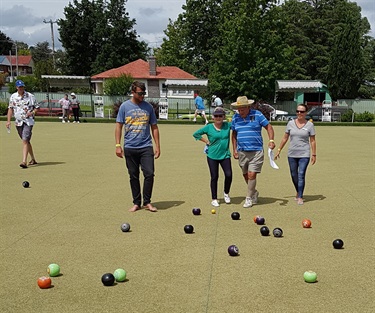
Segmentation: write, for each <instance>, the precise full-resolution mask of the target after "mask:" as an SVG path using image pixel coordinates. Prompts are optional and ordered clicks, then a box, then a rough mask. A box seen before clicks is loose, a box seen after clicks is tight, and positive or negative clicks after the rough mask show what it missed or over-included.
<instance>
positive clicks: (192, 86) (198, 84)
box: [164, 79, 208, 90]
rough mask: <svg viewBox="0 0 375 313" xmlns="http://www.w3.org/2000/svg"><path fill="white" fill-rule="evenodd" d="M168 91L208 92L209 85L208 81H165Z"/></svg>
mask: <svg viewBox="0 0 375 313" xmlns="http://www.w3.org/2000/svg"><path fill="white" fill-rule="evenodd" d="M164 84H165V86H166V87H167V89H172V90H173V89H181V87H184V89H188V90H206V89H207V85H208V80H207V79H167V80H166V81H165V83H164Z"/></svg>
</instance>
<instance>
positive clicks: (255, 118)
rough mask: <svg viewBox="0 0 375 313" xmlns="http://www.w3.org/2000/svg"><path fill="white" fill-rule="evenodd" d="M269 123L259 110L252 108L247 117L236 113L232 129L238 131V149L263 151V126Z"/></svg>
mask: <svg viewBox="0 0 375 313" xmlns="http://www.w3.org/2000/svg"><path fill="white" fill-rule="evenodd" d="M268 124H269V122H268V120H267V119H266V117H265V116H264V115H263V114H262V113H261V112H260V111H258V110H250V112H249V114H248V115H247V116H246V118H242V117H241V116H240V115H239V114H238V113H236V114H235V115H234V116H233V118H232V127H231V128H232V130H235V131H236V132H237V150H238V151H262V150H263V139H262V127H265V126H267V125H268Z"/></svg>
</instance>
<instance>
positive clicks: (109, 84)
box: [104, 75, 134, 96]
mask: <svg viewBox="0 0 375 313" xmlns="http://www.w3.org/2000/svg"><path fill="white" fill-rule="evenodd" d="M133 81H134V79H133V77H131V76H130V75H121V76H119V77H114V78H109V79H106V80H105V82H104V93H105V94H106V95H109V96H123V95H126V94H127V93H128V92H129V89H130V86H131V84H132V82H133Z"/></svg>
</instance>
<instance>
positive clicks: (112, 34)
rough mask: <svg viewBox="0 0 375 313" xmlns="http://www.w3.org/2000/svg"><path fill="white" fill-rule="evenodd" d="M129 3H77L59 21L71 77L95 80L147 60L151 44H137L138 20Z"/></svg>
mask: <svg viewBox="0 0 375 313" xmlns="http://www.w3.org/2000/svg"><path fill="white" fill-rule="evenodd" d="M126 2H127V1H126V0H110V1H104V0H98V1H89V0H82V1H78V0H73V1H72V2H70V3H69V5H68V6H67V7H65V9H64V15H65V19H60V20H59V21H58V25H59V31H60V40H61V43H62V45H63V47H64V48H65V51H66V62H65V64H66V67H67V74H74V75H84V76H91V75H93V74H97V73H100V72H103V71H105V70H108V69H111V68H115V67H119V66H122V65H124V64H126V63H129V62H131V61H134V60H137V59H139V58H141V59H145V57H146V54H147V52H148V48H147V44H146V43H145V42H143V41H138V40H137V33H136V31H135V30H134V29H133V27H134V25H135V20H134V19H130V18H129V15H128V13H127V12H126V9H125V4H126Z"/></svg>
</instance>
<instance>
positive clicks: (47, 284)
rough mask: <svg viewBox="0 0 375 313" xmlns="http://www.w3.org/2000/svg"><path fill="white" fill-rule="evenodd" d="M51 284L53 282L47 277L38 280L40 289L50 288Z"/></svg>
mask: <svg viewBox="0 0 375 313" xmlns="http://www.w3.org/2000/svg"><path fill="white" fill-rule="evenodd" d="M51 284H52V280H51V278H49V277H47V276H42V277H39V279H38V286H39V288H40V289H47V288H50V287H51Z"/></svg>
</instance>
